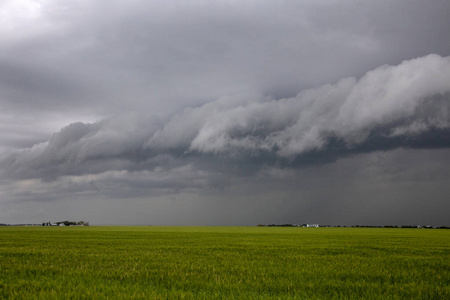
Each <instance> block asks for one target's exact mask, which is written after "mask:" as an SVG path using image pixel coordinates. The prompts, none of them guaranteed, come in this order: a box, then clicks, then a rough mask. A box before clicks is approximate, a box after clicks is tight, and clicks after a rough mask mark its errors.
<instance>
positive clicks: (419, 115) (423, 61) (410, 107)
mask: <svg viewBox="0 0 450 300" xmlns="http://www.w3.org/2000/svg"><path fill="white" fill-rule="evenodd" d="M449 82H450V57H441V56H438V55H428V56H425V57H420V58H417V59H412V60H408V61H404V62H403V63H401V64H400V65H397V66H389V65H384V66H380V67H378V68H376V69H375V70H372V71H370V72H368V73H366V74H365V75H364V76H362V77H361V78H359V79H355V78H344V79H342V80H340V81H338V82H337V83H334V84H328V85H324V86H320V87H318V88H314V89H308V90H303V91H301V92H300V93H299V94H298V95H297V96H295V97H292V98H282V99H273V98H270V97H266V96H263V95H252V94H250V95H248V94H247V95H236V96H226V97H222V98H219V99H217V100H216V101H213V102H210V103H207V104H205V105H202V106H199V107H191V108H186V109H185V110H183V111H182V112H180V113H177V114H175V115H173V116H172V117H170V118H167V119H165V120H164V119H160V118H158V117H155V116H152V115H142V114H125V115H119V116H117V117H112V118H108V119H105V120H102V121H99V122H96V123H81V122H79V123H73V124H71V125H69V126H67V127H64V128H63V129H61V131H59V132H58V133H55V134H54V135H53V136H52V137H51V139H50V140H49V141H48V142H45V143H40V144H37V145H35V146H33V147H31V148H25V149H20V150H11V151H10V152H9V153H5V154H3V155H2V157H1V159H0V164H1V169H2V171H1V174H2V176H3V177H6V176H8V177H15V178H22V179H24V178H42V179H46V180H48V179H52V178H57V177H59V176H65V175H84V174H100V173H103V172H107V171H110V170H116V171H121V170H125V171H143V170H147V171H151V170H154V169H155V168H169V169H170V168H178V167H180V166H182V165H186V164H194V165H195V166H196V168H203V169H205V170H208V168H217V167H218V165H220V164H221V163H222V164H226V165H227V168H231V169H233V170H235V171H237V172H241V171H242V172H245V171H248V170H246V168H249V169H252V170H253V171H257V170H260V169H261V168H262V167H271V166H280V165H284V166H297V167H298V166H301V165H304V164H308V163H311V162H312V163H326V162H329V161H334V160H335V159H337V158H339V157H341V156H345V155H351V154H353V153H362V152H371V151H377V150H386V149H394V148H398V147H407V148H439V147H450V139H449V138H448V136H449V134H450V85H449ZM240 168H242V170H240Z"/></svg>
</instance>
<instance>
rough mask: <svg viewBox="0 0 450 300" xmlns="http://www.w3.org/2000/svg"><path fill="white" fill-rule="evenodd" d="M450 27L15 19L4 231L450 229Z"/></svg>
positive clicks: (375, 20)
mask: <svg viewBox="0 0 450 300" xmlns="http://www.w3.org/2000/svg"><path fill="white" fill-rule="evenodd" d="M449 15H450V2H448V1H441V0H430V1H426V2H424V1H419V0H398V1H395V2H393V1H388V0H380V1H371V2H370V3H364V5H361V3H360V1H357V0H343V1H326V2H324V1H320V2H319V1H310V0H302V1H297V0H296V1H290V0H287V1H266V0H258V1H253V0H249V1H245V2H242V1H241V2H239V1H212V2H211V1H209V2H207V1H179V0H173V1H141V0H137V1H132V2H127V3H125V2H121V1H114V0H111V1H108V2H106V1H95V2H93V1H76V2H70V3H69V2H62V1H53V0H36V1H35V0H22V1H0V132H1V134H0V223H28V222H38V223H42V222H48V221H56V220H63V219H76V220H87V221H90V223H91V224H110V223H113V224H161V225H255V224H259V223H290V222H292V223H305V222H312V223H331V224H338V223H340V224H354V223H355V222H359V223H360V224H362V223H372V224H380V223H391V224H402V223H408V224H410V223H427V224H435V223H437V224H436V225H447V226H449V225H450V224H448V216H447V214H445V212H446V211H448V209H449V207H450V206H449V205H450V203H449V202H448V199H447V198H448V197H447V195H448V194H449V193H450V184H448V183H449V182H450V167H449V166H450V149H449V148H450V39H448V38H446V37H447V35H448V29H449V28H450V20H449V18H448V16H449ZM53 217H54V218H56V219H54V218H53ZM446 222H447V223H446ZM368 225H370V224H368Z"/></svg>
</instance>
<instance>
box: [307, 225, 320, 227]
mask: <svg viewBox="0 0 450 300" xmlns="http://www.w3.org/2000/svg"><path fill="white" fill-rule="evenodd" d="M306 227H319V224H306Z"/></svg>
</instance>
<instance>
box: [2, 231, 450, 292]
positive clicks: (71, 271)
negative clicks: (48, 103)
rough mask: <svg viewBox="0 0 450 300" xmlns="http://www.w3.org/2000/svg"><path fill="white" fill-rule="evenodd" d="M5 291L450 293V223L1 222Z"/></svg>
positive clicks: (3, 290)
mask: <svg viewBox="0 0 450 300" xmlns="http://www.w3.org/2000/svg"><path fill="white" fill-rule="evenodd" d="M0 298H3V299H61V298H64V299H106V298H108V299H117V298H126V299H132V298H135V299H233V298H234V299H333V298H340V299H342V298H345V299H362V298H364V299H450V230H426V229H380V228H276V227H94V226H92V227H0Z"/></svg>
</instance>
